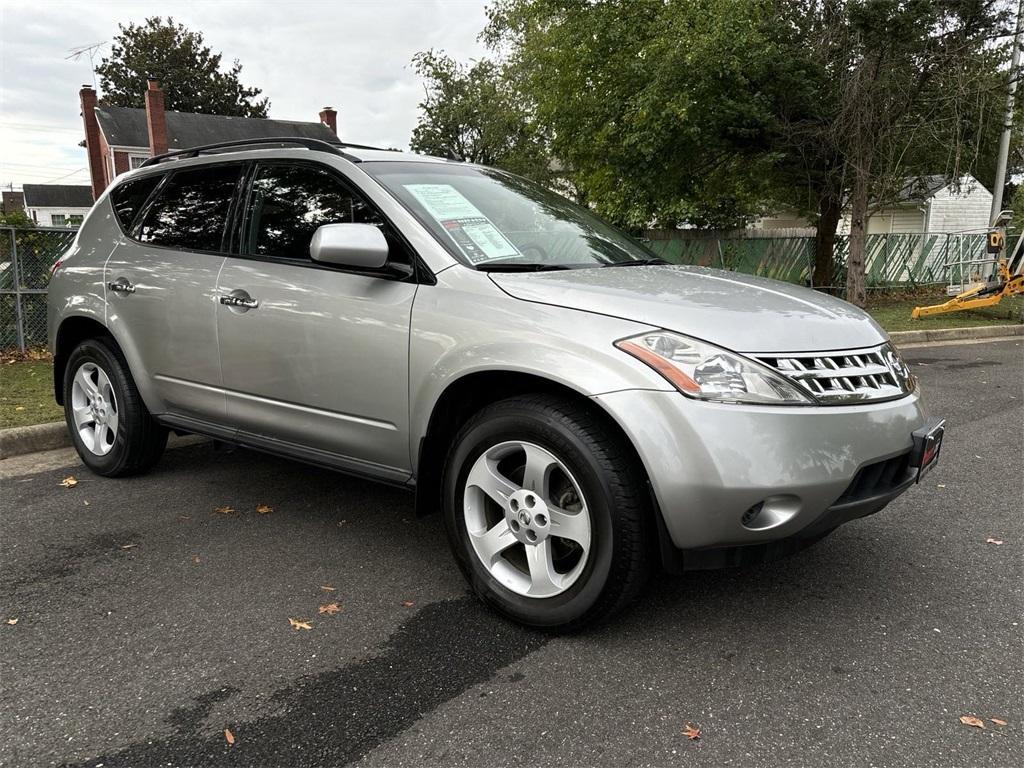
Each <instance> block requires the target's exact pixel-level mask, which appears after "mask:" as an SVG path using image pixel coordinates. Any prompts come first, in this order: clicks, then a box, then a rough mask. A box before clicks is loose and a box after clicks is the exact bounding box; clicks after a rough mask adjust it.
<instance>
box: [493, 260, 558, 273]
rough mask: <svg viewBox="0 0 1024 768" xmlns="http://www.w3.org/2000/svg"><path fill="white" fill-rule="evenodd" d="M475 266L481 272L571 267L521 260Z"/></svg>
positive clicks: (550, 270) (546, 269) (545, 269)
mask: <svg viewBox="0 0 1024 768" xmlns="http://www.w3.org/2000/svg"><path fill="white" fill-rule="evenodd" d="M476 268H477V269H478V270H480V271H481V272H553V271H557V270H562V269H572V267H571V266H569V265H567V264H539V263H537V262H522V261H519V262H512V261H508V262H503V263H501V262H498V263H493V264H486V263H485V264H477V265H476Z"/></svg>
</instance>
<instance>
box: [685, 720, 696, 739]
mask: <svg viewBox="0 0 1024 768" xmlns="http://www.w3.org/2000/svg"><path fill="white" fill-rule="evenodd" d="M683 736H685V737H686V738H688V739H689V740H690V741H697V740H698V739H699V738H700V728H694V727H693V726H692V725H690V724H689V723H687V724H686V727H685V728H683Z"/></svg>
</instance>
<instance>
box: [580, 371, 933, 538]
mask: <svg viewBox="0 0 1024 768" xmlns="http://www.w3.org/2000/svg"><path fill="white" fill-rule="evenodd" d="M594 400H595V401H596V402H598V403H599V404H600V405H601V406H602V407H603V408H604V409H605V410H606V411H608V413H610V414H611V415H612V417H613V418H615V420H616V421H617V422H618V423H619V425H620V426H621V427H622V429H623V430H624V431H625V432H626V434H627V435H628V436H629V438H630V439H631V440H632V442H633V445H634V446H635V447H636V449H637V452H638V453H639V454H640V459H641V461H643V463H644V466H645V468H646V470H647V474H648V477H649V478H650V482H651V486H652V491H653V493H654V497H655V500H656V502H657V505H658V507H659V509H660V512H661V516H662V518H663V522H664V531H665V533H666V534H667V536H668V538H669V539H670V541H671V544H672V545H673V546H674V547H675V548H677V549H680V550H702V549H720V548H730V549H732V548H736V547H744V548H745V547H748V546H757V545H766V544H771V543H773V542H779V541H781V540H794V541H812V540H815V539H816V538H820V536H822V535H824V534H825V533H827V532H828V531H829V530H831V529H832V528H834V527H835V526H836V525H839V524H841V523H844V522H846V521H848V520H852V519H854V518H856V517H862V516H864V515H867V514H871V513H873V512H877V511H878V510H879V509H881V508H882V507H884V506H885V505H886V504H887V503H888V502H889V501H891V500H892V499H893V498H895V497H896V496H898V495H899V494H900V493H902V492H903V491H905V490H906V489H907V488H908V487H909V486H910V485H912V484H913V482H914V475H915V474H916V473H911V472H910V471H909V468H908V467H907V464H908V462H907V461H906V459H907V457H908V456H909V454H910V452H911V451H912V449H913V447H914V441H913V438H912V433H913V432H914V430H916V429H918V428H920V427H921V426H922V425H923V424H924V423H925V416H924V410H923V408H922V404H921V399H920V396H919V394H918V393H916V392H915V393H914V394H912V395H910V396H908V397H905V398H902V399H900V400H895V401H890V402H885V403H875V404H868V405H851V406H831V407H821V408H802V407H785V406H780V407H763V406H744V405H737V404H722V403H709V402H700V401H695V400H690V399H688V398H686V397H684V396H683V395H681V394H679V393H677V392H668V391H654V390H628V391H620V392H612V393H608V394H604V395H597V396H595V397H594ZM876 466H880V467H882V471H883V472H884V476H881V475H880V476H879V479H880V480H884V481H885V482H883V483H879V484H875V485H871V486H870V487H868V486H865V488H863V489H861V490H862V492H861V493H859V494H857V493H854V494H852V495H851V494H849V493H847V491H848V490H856V489H855V488H852V487H851V484H852V483H854V480H855V478H858V479H859V478H861V477H862V476H863V473H861V474H858V473H859V472H860V471H861V470H864V471H865V472H868V468H871V470H870V471H871V472H872V473H874V474H877V473H875V467H876ZM759 505H760V506H759Z"/></svg>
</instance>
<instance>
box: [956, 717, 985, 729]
mask: <svg viewBox="0 0 1024 768" xmlns="http://www.w3.org/2000/svg"><path fill="white" fill-rule="evenodd" d="M960 722H961V723H963V724H964V725H969V726H971V727H972V728H984V727H985V721H984V720H982V719H981V718H979V717H975V716H974V715H960Z"/></svg>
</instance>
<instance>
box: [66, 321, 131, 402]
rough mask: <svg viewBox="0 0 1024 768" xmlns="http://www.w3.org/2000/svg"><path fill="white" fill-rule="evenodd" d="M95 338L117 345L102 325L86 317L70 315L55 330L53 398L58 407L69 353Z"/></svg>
mask: <svg viewBox="0 0 1024 768" xmlns="http://www.w3.org/2000/svg"><path fill="white" fill-rule="evenodd" d="M95 338H107V339H110V340H111V341H114V343H115V344H116V343H117V342H116V340H114V336H113V334H111V333H110V331H109V330H107V328H106V326H104V325H103V323H101V322H99V321H98V320H96V319H95V318H92V317H88V316H86V315H70V316H69V317H66V318H64V320H62V321H61V324H60V326H59V327H58V328H57V335H56V336H55V338H54V344H53V397H54V399H55V400H56V401H57V404H58V405H64V373H65V369H66V368H67V364H68V357H69V356H70V355H71V351H72V350H73V349H74V348H75V347H77V346H78V345H79V344H80V343H81V342H83V341H85V340H86V339H95Z"/></svg>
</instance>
